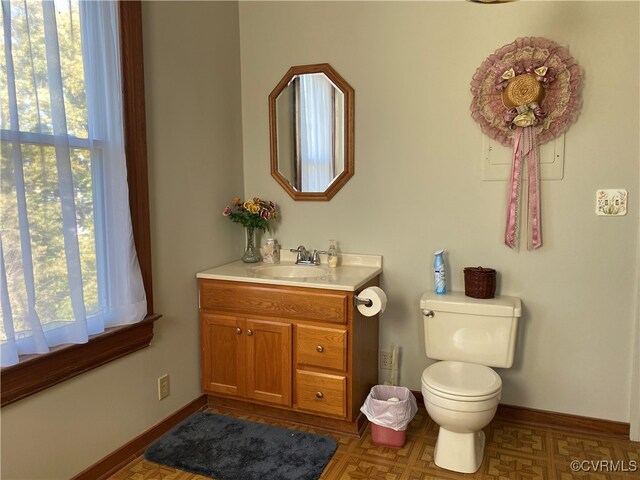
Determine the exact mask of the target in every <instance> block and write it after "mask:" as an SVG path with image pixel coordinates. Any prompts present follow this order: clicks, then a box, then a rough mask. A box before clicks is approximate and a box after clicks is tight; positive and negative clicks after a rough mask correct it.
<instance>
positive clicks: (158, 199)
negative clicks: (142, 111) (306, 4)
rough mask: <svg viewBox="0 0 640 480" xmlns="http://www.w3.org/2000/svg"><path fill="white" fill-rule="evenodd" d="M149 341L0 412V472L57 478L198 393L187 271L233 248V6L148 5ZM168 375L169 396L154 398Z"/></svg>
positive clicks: (236, 68) (191, 279) (237, 232)
mask: <svg viewBox="0 0 640 480" xmlns="http://www.w3.org/2000/svg"><path fill="white" fill-rule="evenodd" d="M143 15H144V17H143V20H144V42H145V51H144V54H145V77H146V79H145V83H146V101H147V133H148V137H147V139H148V148H149V183H150V190H151V191H150V197H151V229H152V231H151V234H152V247H153V252H152V253H153V278H154V295H155V307H156V308H155V309H156V311H157V312H159V313H162V314H163V317H162V319H160V320H159V321H158V322H156V327H155V337H154V339H153V342H152V345H151V347H149V348H147V349H145V350H143V351H140V352H137V353H134V354H132V355H129V356H127V357H125V358H123V359H120V360H117V361H116V362H113V363H111V364H109V365H107V366H104V367H101V368H98V369H96V370H93V371H92V372H90V373H88V374H84V375H82V376H79V377H76V378H74V379H72V380H69V381H67V382H64V383H62V384H60V385H58V386H56V387H53V388H51V389H49V390H46V391H45V392H42V393H39V394H36V395H33V396H31V397H29V398H27V399H25V400H21V401H20V402H17V403H15V404H13V405H10V406H8V407H5V408H3V409H2V470H1V476H2V478H3V479H18V478H20V479H26V480H34V479H65V478H70V477H71V476H73V475H75V474H77V473H79V472H80V471H82V470H83V469H85V468H86V467H88V466H90V465H92V464H93V463H94V462H96V461H97V460H99V459H100V458H102V457H103V456H105V455H107V454H108V453H110V452H112V451H113V450H115V449H116V448H118V447H120V446H122V445H123V444H125V443H126V442H128V441H129V440H131V439H133V438H135V437H136V436H137V435H139V434H140V433H142V432H143V431H145V430H146V429H148V428H149V427H151V426H153V425H154V424H156V423H158V422H159V421H161V420H162V419H164V418H166V417H167V416H168V415H170V414H171V413H173V412H174V411H176V410H178V409H180V408H181V407H182V406H184V405H185V404H187V403H189V402H190V401H192V400H193V399H195V398H197V397H198V396H199V395H200V387H199V357H198V330H197V325H198V323H197V322H198V311H197V301H198V297H197V290H196V280H195V273H196V272H197V271H198V270H202V269H204V268H207V267H210V266H212V265H216V264H220V263H225V262H227V261H231V260H232V259H234V258H238V257H239V256H240V255H241V252H240V250H239V245H240V244H241V241H240V240H241V237H242V232H241V229H239V228H238V227H237V226H235V225H231V222H228V221H225V219H224V218H223V217H222V215H220V213H221V211H222V208H223V206H224V204H225V203H226V202H228V201H229V200H230V198H231V197H233V196H234V195H242V189H243V184H242V143H241V128H240V127H241V125H240V65H239V58H240V52H239V43H238V38H239V33H238V7H237V4H235V3H220V2H193V3H186V2H180V3H171V2H145V3H144V4H143ZM164 373H168V374H169V375H170V378H171V395H170V396H169V397H168V398H167V399H165V400H162V401H161V402H160V401H158V398H157V378H158V377H159V376H160V375H162V374H164Z"/></svg>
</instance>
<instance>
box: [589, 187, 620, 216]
mask: <svg viewBox="0 0 640 480" xmlns="http://www.w3.org/2000/svg"><path fill="white" fill-rule="evenodd" d="M626 214H627V191H626V190H624V189H622V188H610V189H602V190H596V215H606V216H608V217H612V216H621V215H626Z"/></svg>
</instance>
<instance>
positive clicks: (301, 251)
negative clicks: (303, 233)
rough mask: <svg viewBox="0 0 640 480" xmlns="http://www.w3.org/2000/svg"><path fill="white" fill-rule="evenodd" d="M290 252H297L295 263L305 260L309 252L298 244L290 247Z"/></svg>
mask: <svg viewBox="0 0 640 480" xmlns="http://www.w3.org/2000/svg"><path fill="white" fill-rule="evenodd" d="M291 252H297V253H298V258H296V263H300V262H302V261H305V260H306V259H307V256H308V255H309V252H307V249H306V248H304V245H299V246H298V248H292V249H291Z"/></svg>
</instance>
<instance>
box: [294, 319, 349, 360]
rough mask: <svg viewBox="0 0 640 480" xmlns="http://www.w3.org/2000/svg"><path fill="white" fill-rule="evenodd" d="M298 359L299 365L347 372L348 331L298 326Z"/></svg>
mask: <svg viewBox="0 0 640 480" xmlns="http://www.w3.org/2000/svg"><path fill="white" fill-rule="evenodd" d="M296 358H297V363H298V365H311V366H314V367H320V368H331V369H334V370H346V369H347V331H346V330H344V329H336V328H321V327H309V326H306V325H298V326H296Z"/></svg>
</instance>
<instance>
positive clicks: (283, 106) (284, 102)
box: [269, 63, 354, 200]
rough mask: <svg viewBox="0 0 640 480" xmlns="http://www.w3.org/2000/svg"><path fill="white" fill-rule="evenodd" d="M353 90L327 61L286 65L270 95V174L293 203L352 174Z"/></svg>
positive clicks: (327, 194) (318, 195)
mask: <svg viewBox="0 0 640 480" xmlns="http://www.w3.org/2000/svg"><path fill="white" fill-rule="evenodd" d="M353 110H354V91H353V88H351V86H350V85H349V84H348V83H347V82H346V81H345V80H344V79H343V78H342V77H341V76H340V75H339V74H338V72H336V71H335V70H334V69H333V68H332V67H331V66H330V65H329V64H328V63H322V64H316V65H302V66H295V67H291V68H290V69H289V71H288V72H287V73H286V74H285V76H284V77H282V80H280V82H279V83H278V85H277V86H276V87H275V88H274V89H273V91H272V92H271V94H270V95H269V131H270V143H271V175H272V176H273V178H275V179H276V180H277V181H278V183H279V184H280V185H282V187H283V188H284V189H285V190H286V191H287V193H288V194H289V195H290V196H291V197H292V198H293V199H295V200H329V199H330V198H331V197H333V196H334V195H335V194H336V193H337V192H338V191H339V190H340V189H341V188H342V186H343V185H344V184H345V183H346V182H347V181H348V180H349V178H351V177H352V176H353Z"/></svg>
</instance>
